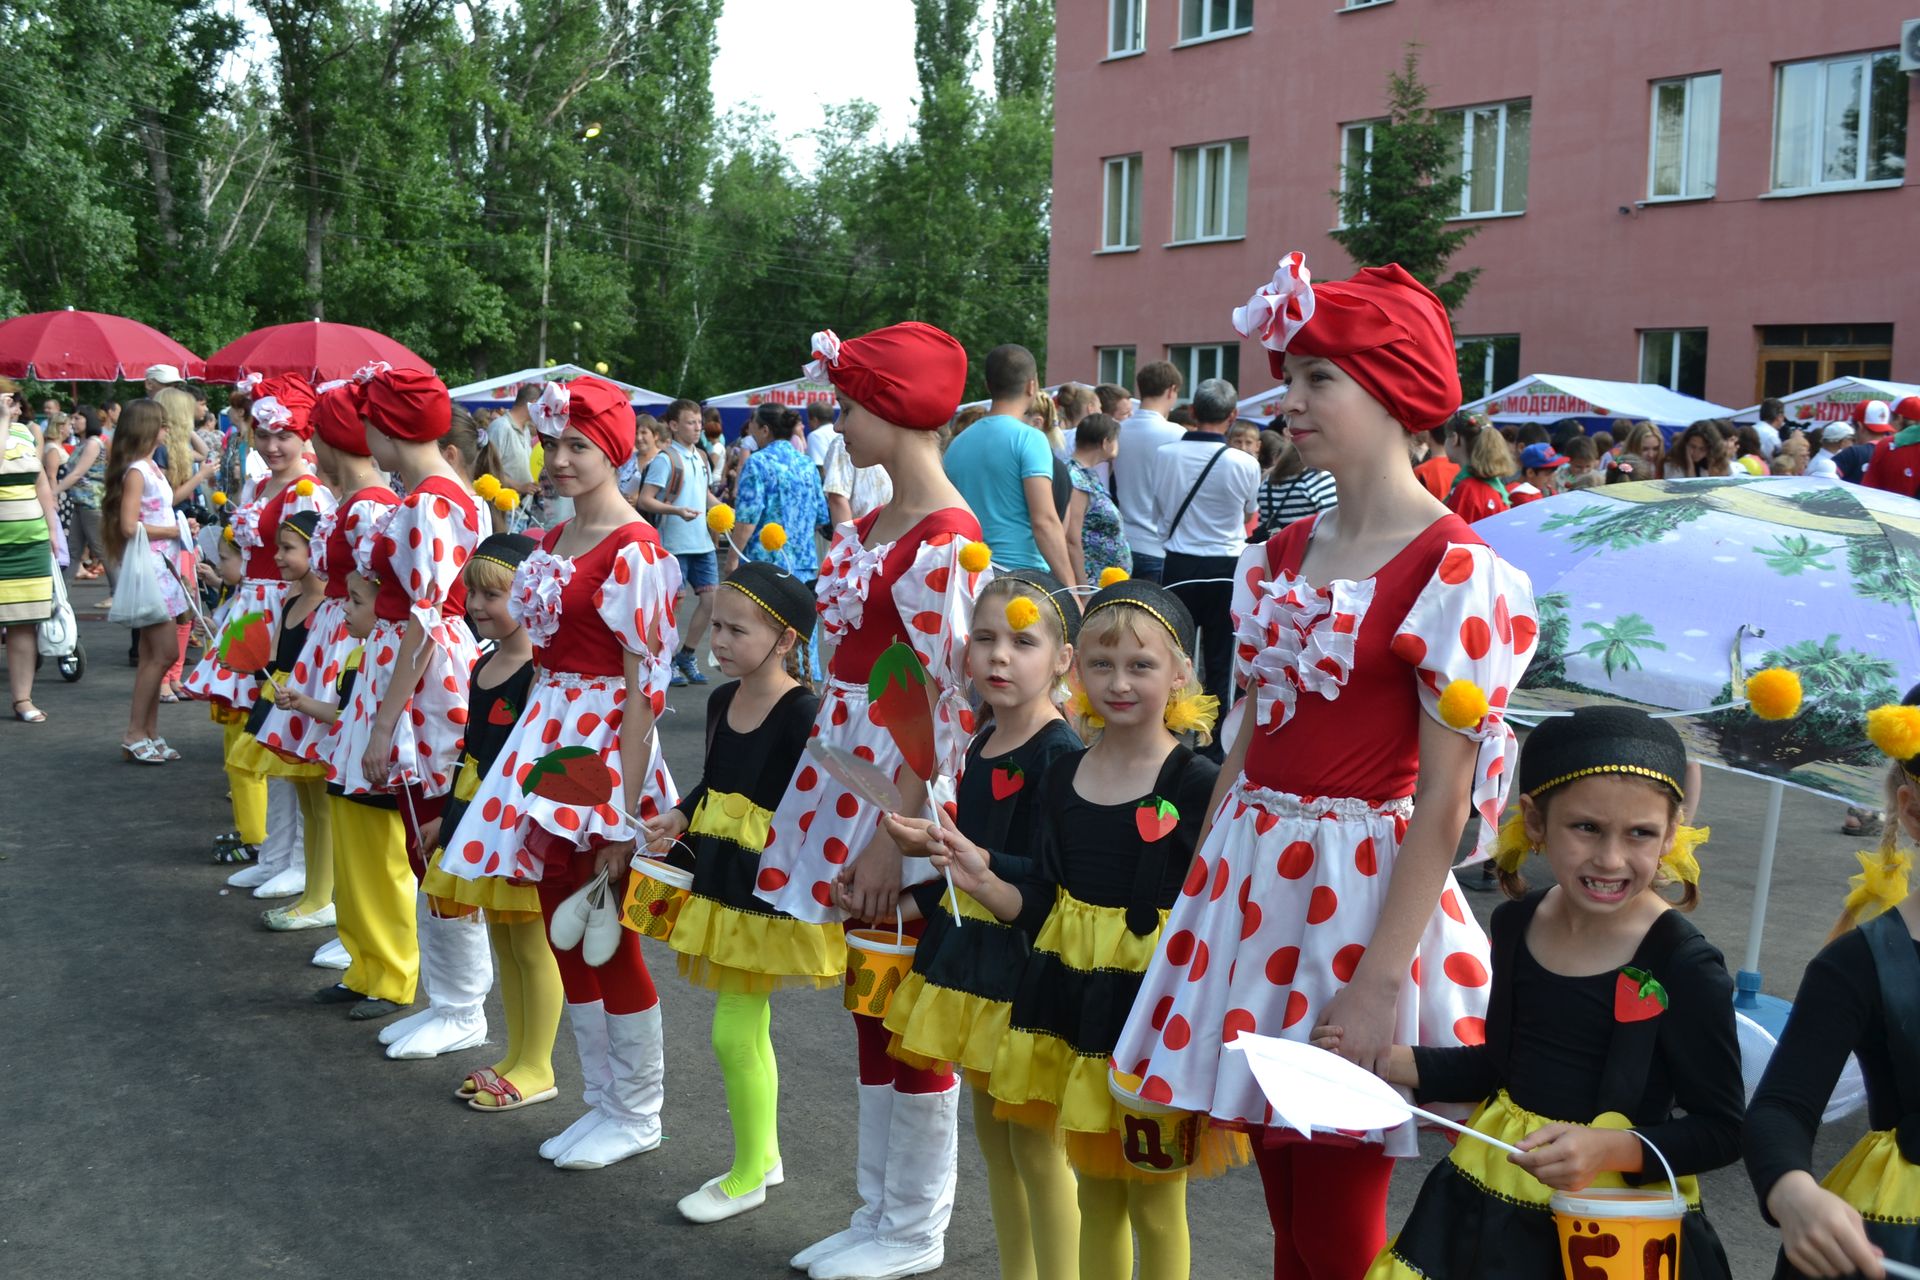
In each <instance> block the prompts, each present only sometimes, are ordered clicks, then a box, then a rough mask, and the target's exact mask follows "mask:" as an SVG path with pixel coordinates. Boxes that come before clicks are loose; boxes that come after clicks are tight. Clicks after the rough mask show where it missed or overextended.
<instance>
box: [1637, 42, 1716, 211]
mask: <svg viewBox="0 0 1920 1280" xmlns="http://www.w3.org/2000/svg"><path fill="white" fill-rule="evenodd" d="M1719 167H1720V73H1719V72H1718V71H1713V72H1709V73H1707V74H1705V75H1698V76H1685V77H1683V78H1681V79H1678V80H1656V81H1654V84H1653V125H1652V137H1651V139H1650V141H1649V142H1648V144H1647V199H1649V200H1696V199H1700V198H1702V197H1705V196H1710V195H1712V194H1713V193H1714V187H1715V185H1716V183H1717V181H1718V170H1719Z"/></svg>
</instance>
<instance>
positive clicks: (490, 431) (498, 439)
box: [487, 383, 540, 495]
mask: <svg viewBox="0 0 1920 1280" xmlns="http://www.w3.org/2000/svg"><path fill="white" fill-rule="evenodd" d="M539 398H540V387H539V386H537V385H535V384H531V383H529V384H528V385H526V386H523V387H521V388H520V390H519V392H518V393H517V394H516V395H515V396H514V398H513V407H512V408H510V409H508V410H507V411H506V412H505V413H503V414H501V415H500V416H499V417H497V418H495V419H494V420H493V421H492V422H489V423H488V424H487V443H488V444H490V445H492V446H493V454H494V457H496V458H497V459H499V461H500V475H499V479H500V480H501V481H502V482H503V483H504V484H505V485H506V486H507V487H508V488H510V489H514V490H517V491H518V492H519V493H521V494H522V495H527V494H532V493H536V492H538V491H539V486H537V485H535V484H534V482H533V425H532V424H533V413H532V410H531V409H530V408H529V407H528V406H530V405H531V404H532V403H533V402H534V401H535V400H538V399H539Z"/></svg>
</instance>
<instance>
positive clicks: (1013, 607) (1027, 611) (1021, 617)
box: [1007, 596, 1040, 631]
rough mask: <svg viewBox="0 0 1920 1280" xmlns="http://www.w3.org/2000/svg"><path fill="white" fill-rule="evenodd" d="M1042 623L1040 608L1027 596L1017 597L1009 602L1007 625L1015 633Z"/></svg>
mask: <svg viewBox="0 0 1920 1280" xmlns="http://www.w3.org/2000/svg"><path fill="white" fill-rule="evenodd" d="M1038 621H1040V606H1039V605H1037V604H1035V603H1034V602H1033V601H1031V600H1029V599H1027V598H1026V597H1025V596H1015V597H1014V598H1013V599H1011V600H1009V601H1007V625H1008V626H1010V627H1012V628H1013V629H1014V630H1015V631H1025V630H1026V629H1027V628H1028V627H1030V626H1032V625H1033V624H1034V623H1036V622H1038Z"/></svg>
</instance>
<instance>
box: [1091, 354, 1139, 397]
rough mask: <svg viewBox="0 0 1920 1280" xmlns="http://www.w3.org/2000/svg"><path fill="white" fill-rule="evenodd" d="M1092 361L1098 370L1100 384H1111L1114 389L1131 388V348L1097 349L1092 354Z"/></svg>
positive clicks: (1132, 356) (1132, 360)
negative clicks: (1094, 358) (1093, 355)
mask: <svg viewBox="0 0 1920 1280" xmlns="http://www.w3.org/2000/svg"><path fill="white" fill-rule="evenodd" d="M1094 354H1095V356H1096V357H1097V359H1096V360H1095V361H1094V363H1095V365H1096V366H1097V367H1098V368H1099V370H1100V373H1099V378H1100V381H1102V382H1111V383H1112V384H1113V385H1114V386H1116V387H1126V388H1128V389H1129V390H1131V389H1132V387H1133V365H1134V354H1133V348H1132V347H1099V348H1097V349H1096V350H1095V352H1094Z"/></svg>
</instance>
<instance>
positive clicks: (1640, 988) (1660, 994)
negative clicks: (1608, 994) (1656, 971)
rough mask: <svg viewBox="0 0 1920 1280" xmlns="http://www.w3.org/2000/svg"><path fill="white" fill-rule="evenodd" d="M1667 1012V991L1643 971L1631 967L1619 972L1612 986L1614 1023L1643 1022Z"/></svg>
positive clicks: (1654, 978)
mask: <svg viewBox="0 0 1920 1280" xmlns="http://www.w3.org/2000/svg"><path fill="white" fill-rule="evenodd" d="M1666 1011H1667V989H1666V988H1665V987H1663V986H1661V985H1660V980H1659V979H1658V978H1656V977H1654V976H1653V975H1652V974H1650V973H1648V972H1647V971H1646V970H1644V969H1636V968H1634V967H1633V966H1632V965H1628V966H1627V967H1626V968H1624V969H1622V970H1620V977H1619V978H1618V980H1616V981H1615V982H1614V984H1613V1019H1614V1021H1615V1022H1645V1021H1647V1020H1648V1019H1649V1018H1657V1017H1659V1016H1660V1015H1661V1014H1663V1013H1665V1012H1666Z"/></svg>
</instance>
